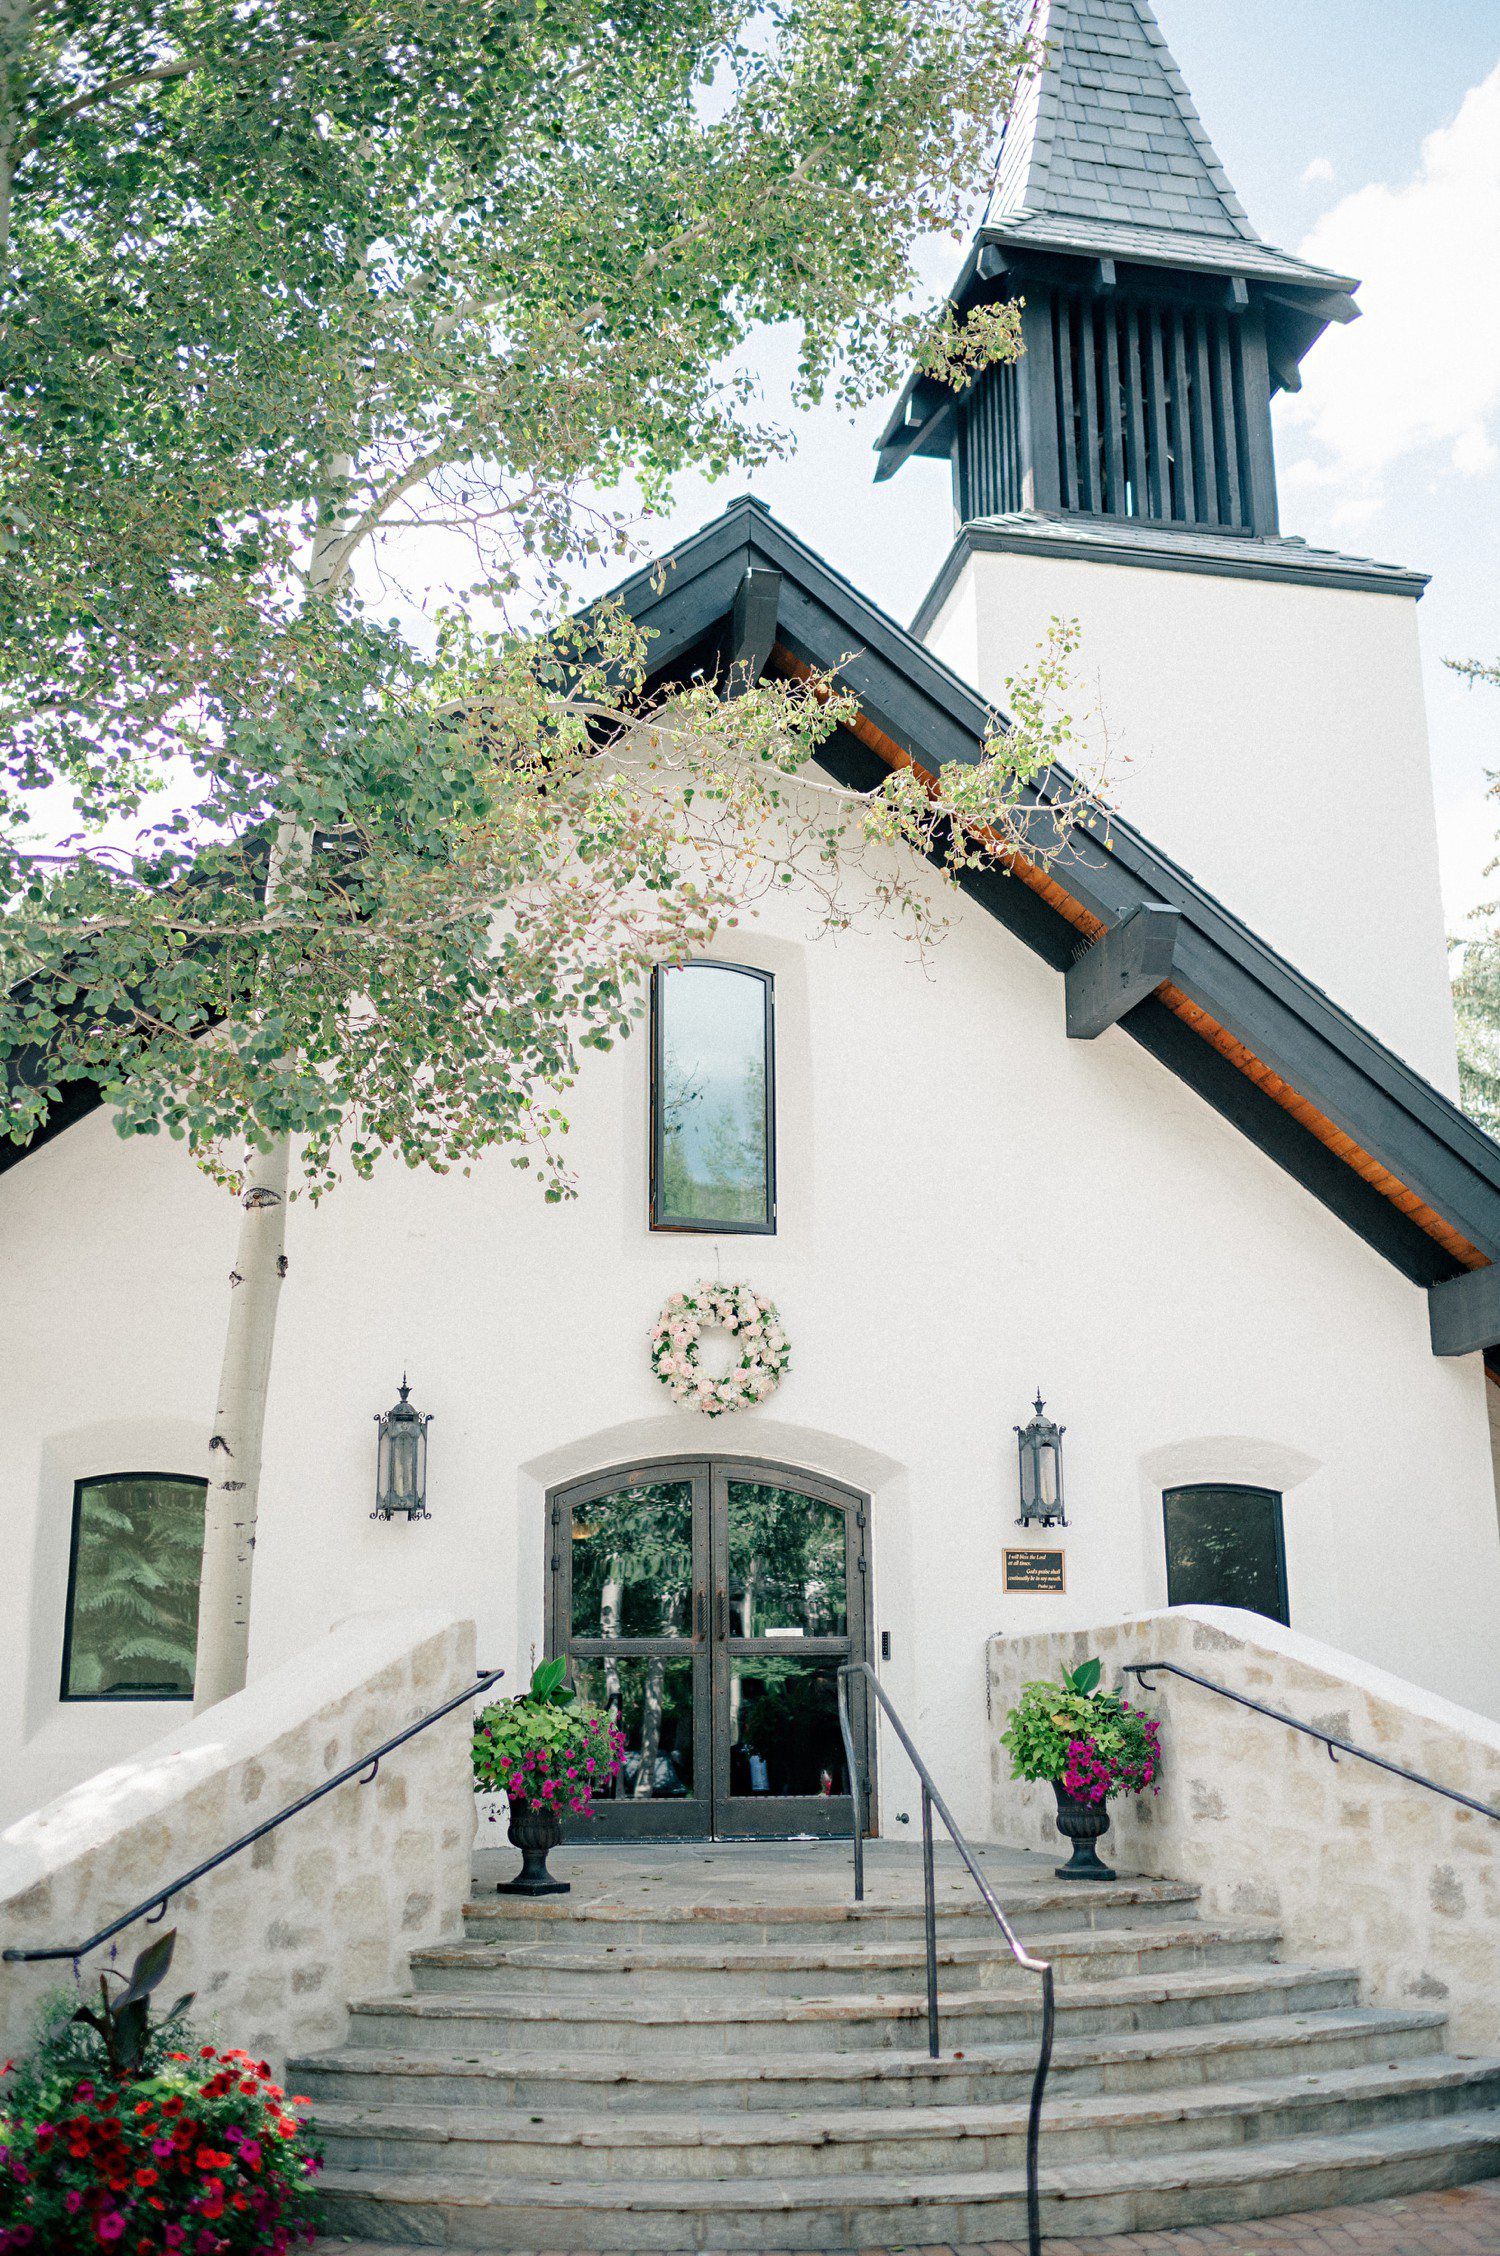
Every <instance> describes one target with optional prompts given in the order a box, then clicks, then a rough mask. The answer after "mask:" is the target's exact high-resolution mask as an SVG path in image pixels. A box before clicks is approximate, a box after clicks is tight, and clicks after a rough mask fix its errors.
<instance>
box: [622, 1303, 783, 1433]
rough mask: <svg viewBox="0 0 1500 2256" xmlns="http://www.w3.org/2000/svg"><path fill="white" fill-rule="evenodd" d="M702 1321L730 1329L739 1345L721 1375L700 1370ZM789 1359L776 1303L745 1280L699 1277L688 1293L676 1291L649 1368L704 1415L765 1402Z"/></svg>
mask: <svg viewBox="0 0 1500 2256" xmlns="http://www.w3.org/2000/svg"><path fill="white" fill-rule="evenodd" d="M705 1326H707V1327H708V1328H710V1329H714V1328H719V1329H722V1330H724V1331H726V1332H728V1333H730V1334H731V1335H732V1337H733V1338H734V1339H735V1340H736V1341H737V1342H738V1344H739V1350H740V1352H739V1357H738V1360H737V1361H736V1362H735V1364H734V1366H733V1368H732V1369H730V1370H729V1371H727V1372H726V1373H725V1375H724V1377H723V1378H722V1379H711V1378H709V1376H708V1375H707V1373H706V1372H705V1371H702V1370H700V1369H699V1365H698V1338H699V1334H700V1333H701V1332H702V1331H703V1330H704V1328H705ZM791 1359H792V1350H791V1346H790V1344H789V1342H788V1340H787V1336H786V1333H785V1332H784V1331H783V1330H782V1328H781V1318H780V1317H779V1316H778V1315H777V1313H776V1310H775V1307H774V1306H773V1305H772V1303H771V1302H770V1301H769V1300H762V1299H761V1296H760V1294H759V1293H757V1292H753V1291H752V1290H751V1288H750V1286H749V1285H717V1284H710V1283H709V1282H708V1280H707V1279H702V1280H700V1281H699V1283H697V1284H696V1285H694V1286H693V1287H692V1289H691V1291H689V1292H674V1293H672V1294H671V1295H670V1296H669V1298H668V1300H667V1303H666V1306H665V1307H664V1308H663V1310H662V1312H661V1314H660V1316H658V1317H657V1319H656V1325H655V1329H654V1330H653V1331H652V1334H651V1368H652V1369H653V1370H654V1371H655V1373H656V1375H657V1377H658V1378H659V1379H660V1380H661V1383H662V1385H663V1386H664V1387H666V1388H667V1389H668V1391H669V1392H670V1393H671V1395H672V1398H673V1400H674V1401H676V1402H680V1403H681V1404H682V1406H683V1408H684V1409H687V1410H701V1411H702V1412H703V1414H704V1416H705V1417H706V1418H718V1417H721V1416H722V1415H723V1413H724V1412H725V1411H726V1410H748V1409H749V1408H750V1406H751V1405H752V1403H756V1402H764V1401H765V1399H766V1396H767V1395H768V1394H774V1393H775V1391H776V1389H777V1387H778V1386H780V1384H781V1381H782V1378H783V1376H784V1374H785V1372H786V1368H787V1365H788V1364H789V1363H790V1362H791Z"/></svg>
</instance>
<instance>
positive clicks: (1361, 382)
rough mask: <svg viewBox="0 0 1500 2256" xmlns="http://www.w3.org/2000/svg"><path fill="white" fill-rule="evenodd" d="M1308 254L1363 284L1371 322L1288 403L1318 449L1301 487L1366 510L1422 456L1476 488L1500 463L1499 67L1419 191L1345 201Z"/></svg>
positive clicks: (1359, 194)
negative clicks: (1315, 486)
mask: <svg viewBox="0 0 1500 2256" xmlns="http://www.w3.org/2000/svg"><path fill="white" fill-rule="evenodd" d="M1314 169H1315V168H1314V167H1312V166H1309V168H1308V171H1309V174H1311V172H1312V171H1313V170H1314ZM1301 249H1302V256H1303V257H1304V258H1308V259H1311V260H1312V261H1313V262H1314V263H1315V264H1316V265H1319V266H1326V267H1332V268H1333V269H1334V270H1335V271H1336V272H1338V273H1341V274H1353V275H1359V276H1361V277H1362V278H1363V283H1364V287H1363V288H1362V289H1361V291H1360V293H1359V303H1360V305H1361V307H1362V308H1363V319H1361V320H1359V321H1356V322H1354V323H1353V324H1352V325H1351V326H1349V327H1348V328H1345V329H1333V330H1330V331H1329V332H1328V333H1327V334H1326V335H1325V336H1324V338H1323V339H1322V341H1321V342H1320V343H1319V344H1318V346H1317V347H1316V348H1315V349H1314V351H1313V352H1312V353H1311V354H1310V355H1309V356H1308V359H1307V361H1306V362H1305V363H1304V371H1303V381H1304V389H1303V391H1302V392H1301V393H1300V394H1299V395H1298V396H1297V397H1296V398H1295V399H1294V400H1292V401H1290V402H1289V403H1288V409H1287V421H1288V422H1289V423H1290V424H1292V425H1293V426H1297V427H1300V428H1301V430H1302V431H1303V432H1305V434H1306V436H1307V438H1308V439H1309V440H1310V441H1311V442H1312V459H1310V460H1309V461H1307V462H1305V463H1304V464H1302V465H1300V466H1299V467H1300V468H1301V472H1302V478H1303V481H1304V482H1313V481H1317V482H1319V483H1328V484H1336V485H1340V486H1346V487H1347V486H1353V487H1354V488H1355V489H1357V490H1358V489H1363V493H1362V497H1361V498H1362V499H1363V500H1365V501H1366V502H1368V501H1369V499H1370V498H1371V494H1370V489H1371V488H1372V487H1373V486H1377V485H1378V482H1379V481H1380V479H1381V478H1382V476H1383V474H1384V473H1386V472H1387V471H1389V470H1390V469H1391V468H1392V467H1393V466H1394V465H1395V464H1396V463H1398V462H1400V461H1402V460H1403V458H1405V457H1408V456H1411V455H1413V454H1418V453H1421V452H1425V451H1432V450H1435V453H1436V465H1437V466H1443V465H1446V466H1449V467H1451V468H1452V469H1453V470H1454V471H1457V472H1459V473H1460V474H1463V475H1466V476H1471V477H1477V476H1482V475H1484V474H1485V473H1486V472H1488V471H1491V470H1493V469H1494V468H1495V467H1496V466H1497V465H1500V296H1497V294H1496V290H1495V276H1496V275H1497V273H1500V66H1497V68H1496V69H1495V70H1494V71H1493V72H1492V73H1491V74H1490V76H1489V77H1488V78H1487V79H1485V80H1484V81H1483V82H1482V83H1481V84H1480V85H1478V86H1476V87H1473V88H1472V89H1471V90H1470V92H1469V93H1468V94H1466V95H1465V97H1464V100H1463V105H1462V107H1461V109H1460V110H1459V113H1458V115H1457V117H1456V118H1455V119H1454V120H1453V123H1452V124H1451V125H1447V126H1444V127H1442V128H1441V129H1440V130H1439V131H1438V132H1436V133H1432V134H1429V135H1428V137H1427V139H1426V140H1425V141H1424V142H1423V144H1422V162H1421V168H1420V170H1419V171H1418V172H1417V173H1416V175H1415V176H1414V177H1413V178H1412V179H1411V180H1408V181H1406V182H1405V183H1403V184H1402V185H1401V186H1398V187H1392V186H1389V185H1387V184H1384V183H1374V184H1372V185H1371V186H1369V187H1366V188H1361V189H1358V190H1357V191H1356V192H1355V193H1354V194H1352V195H1349V196H1345V197H1342V198H1341V199H1340V201H1339V202H1338V203H1336V204H1335V205H1333V207H1332V208H1331V209H1330V210H1329V211H1328V212H1326V213H1325V214H1324V216H1323V217H1322V218H1321V219H1320V220H1319V221H1318V224H1317V226H1316V227H1315V228H1314V229H1313V231H1312V233H1311V234H1310V235H1309V236H1308V237H1307V240H1306V241H1305V242H1304V243H1303V244H1302V246H1301ZM1349 500H1350V502H1351V503H1352V504H1354V506H1356V507H1358V505H1359V504H1358V501H1357V500H1356V496H1355V494H1352V493H1351V494H1350V495H1349Z"/></svg>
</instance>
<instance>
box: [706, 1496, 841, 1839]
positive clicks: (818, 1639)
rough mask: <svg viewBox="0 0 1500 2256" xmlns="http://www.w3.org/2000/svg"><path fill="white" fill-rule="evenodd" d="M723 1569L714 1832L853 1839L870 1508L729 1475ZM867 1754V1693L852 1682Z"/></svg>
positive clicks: (716, 1554) (722, 1524)
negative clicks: (845, 1717) (846, 1703)
mask: <svg viewBox="0 0 1500 2256" xmlns="http://www.w3.org/2000/svg"><path fill="white" fill-rule="evenodd" d="M713 1508H714V1517H713V1526H714V1538H713V1564H714V1572H715V1575H716V1577H717V1578H718V1585H719V1591H720V1593H721V1599H720V1607H719V1608H716V1617H715V1618H716V1620H717V1619H718V1618H719V1613H720V1611H722V1616H723V1618H724V1621H725V1625H726V1631H727V1634H726V1635H725V1636H724V1637H723V1638H722V1639H721V1640H719V1641H718V1642H717V1644H716V1649H715V1652H714V1658H713V1683H714V1701H715V1738H714V1822H715V1826H716V1829H717V1830H718V1831H719V1832H720V1833H721V1834H725V1835H728V1836H730V1837H733V1836H736V1835H754V1834H762V1835H773V1836H774V1835H782V1836H785V1835H787V1834H803V1833H833V1834H847V1833H848V1831H849V1828H850V1825H851V1824H852V1822H853V1804H852V1801H851V1798H850V1793H849V1776H848V1764H847V1760H846V1757H845V1754H844V1744H843V1735H842V1733H841V1732H840V1730H839V1719H838V1671H839V1666H840V1664H841V1663H842V1662H845V1661H849V1660H863V1659H864V1658H865V1656H866V1652H867V1650H868V1642H867V1634H866V1627H867V1625H866V1603H865V1586H866V1584H867V1582H868V1579H869V1578H868V1574H867V1572H866V1559H865V1507H864V1503H863V1500H862V1499H860V1498H858V1497H855V1496H852V1495H850V1494H849V1493H848V1492H847V1491H846V1490H841V1489H835V1488H833V1487H832V1486H830V1485H827V1484H825V1483H823V1482H821V1481H815V1480H813V1479H812V1478H811V1477H810V1476H808V1475H796V1474H786V1475H777V1476H771V1475H770V1474H769V1473H768V1472H764V1471H761V1470H760V1469H759V1468H755V1467H750V1466H743V1467H742V1466H737V1465H720V1466H716V1467H715V1468H714V1476H713ZM850 1694H851V1699H850V1708H851V1717H852V1720H853V1722H854V1726H855V1734H854V1736H855V1746H856V1747H857V1748H858V1747H862V1746H864V1744H865V1740H866V1730H867V1723H866V1718H865V1712H864V1711H865V1706H866V1702H865V1699H864V1688H863V1685H862V1683H861V1682H860V1681H859V1680H858V1679H855V1680H853V1682H852V1683H851V1685H850Z"/></svg>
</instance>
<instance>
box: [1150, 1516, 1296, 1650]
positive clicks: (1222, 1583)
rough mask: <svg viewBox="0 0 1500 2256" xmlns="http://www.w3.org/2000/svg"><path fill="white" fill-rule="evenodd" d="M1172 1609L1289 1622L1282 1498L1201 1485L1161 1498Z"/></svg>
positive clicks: (1168, 1601) (1168, 1589)
mask: <svg viewBox="0 0 1500 2256" xmlns="http://www.w3.org/2000/svg"><path fill="white" fill-rule="evenodd" d="M1162 1511H1163V1515H1164V1518H1165V1521H1166V1538H1167V1604H1168V1605H1169V1606H1243V1607H1245V1608H1246V1609H1247V1611H1248V1612H1250V1613H1252V1614H1265V1615H1267V1616H1268V1618H1269V1619H1270V1620H1271V1621H1279V1622H1284V1621H1285V1620H1286V1619H1287V1604H1286V1553H1285V1549H1284V1546H1283V1543H1282V1532H1281V1498H1280V1497H1279V1496H1278V1494H1277V1493H1276V1491H1275V1489H1272V1488H1241V1487H1237V1486H1234V1485H1233V1484H1231V1483H1229V1482H1204V1483H1202V1484H1201V1485H1199V1486H1197V1487H1193V1488H1169V1489H1168V1490H1167V1491H1166V1493H1165V1494H1164V1495H1163V1497H1162Z"/></svg>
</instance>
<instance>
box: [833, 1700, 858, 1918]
mask: <svg viewBox="0 0 1500 2256" xmlns="http://www.w3.org/2000/svg"><path fill="white" fill-rule="evenodd" d="M834 1682H835V1686H836V1689H837V1696H838V1704H839V1730H840V1732H841V1733H842V1734H843V1740H844V1760H845V1762H846V1763H847V1764H848V1766H849V1801H850V1805H851V1807H852V1808H853V1811H854V1900H855V1902H856V1903H863V1902H864V1900H865V1796H864V1784H863V1781H862V1779H861V1777H860V1769H859V1763H858V1761H857V1759H856V1757H855V1752H854V1727H853V1725H852V1724H851V1723H850V1721H849V1679H848V1677H847V1676H846V1675H845V1674H844V1672H843V1670H842V1669H840V1670H839V1673H838V1675H837V1677H836V1678H835V1680H834Z"/></svg>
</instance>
